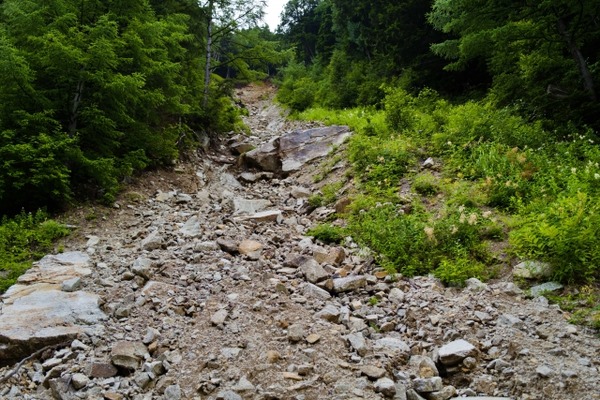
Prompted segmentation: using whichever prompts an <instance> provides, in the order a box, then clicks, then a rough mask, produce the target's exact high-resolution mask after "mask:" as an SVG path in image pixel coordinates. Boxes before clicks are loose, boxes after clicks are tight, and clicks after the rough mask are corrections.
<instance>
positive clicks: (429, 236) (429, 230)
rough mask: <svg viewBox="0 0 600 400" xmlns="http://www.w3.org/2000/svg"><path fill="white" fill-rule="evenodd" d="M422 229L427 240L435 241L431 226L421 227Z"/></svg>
mask: <svg viewBox="0 0 600 400" xmlns="http://www.w3.org/2000/svg"><path fill="white" fill-rule="evenodd" d="M423 231H425V235H427V239H428V240H429V241H431V242H436V239H435V233H434V229H433V228H432V227H430V226H426V227H425V228H423Z"/></svg>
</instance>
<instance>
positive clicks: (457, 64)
mask: <svg viewBox="0 0 600 400" xmlns="http://www.w3.org/2000/svg"><path fill="white" fill-rule="evenodd" d="M597 16H598V10H597V3H596V2H594V1H591V0H590V1H587V0H586V1H580V2H572V1H564V0H560V1H555V2H551V1H546V2H536V3H527V2H517V1H488V2H469V1H465V0H450V1H448V0H436V1H434V3H433V7H432V10H431V12H430V13H429V21H430V22H431V23H432V24H433V26H435V28H436V29H438V30H440V31H442V32H445V33H451V34H453V37H452V38H451V39H449V40H446V41H441V42H440V43H437V44H434V45H433V46H432V50H433V52H434V53H435V54H437V55H439V56H441V57H444V58H446V59H449V60H451V61H452V62H451V63H450V64H448V66H447V69H450V70H461V69H467V68H472V64H473V62H475V61H477V60H482V61H484V62H485V65H486V69H487V71H488V73H489V74H490V75H491V76H492V78H493V83H492V88H491V92H490V93H491V96H490V98H491V99H492V100H493V101H494V103H496V104H500V105H508V104H517V105H518V107H519V109H520V110H521V111H522V112H523V113H525V114H527V115H529V116H532V117H534V118H540V117H542V118H548V119H551V120H554V121H560V120H562V121H565V120H578V119H580V118H581V119H584V120H586V121H587V122H589V123H596V124H597V123H598V118H597V115H596V116H593V115H592V114H591V112H592V110H593V109H596V110H597V107H598V103H597V93H596V92H597V89H595V88H594V82H595V83H597V82H598V77H599V75H598V69H597V68H596V65H597V63H598V61H599V58H598V56H599V54H598V52H597V51H595V50H593V49H595V48H596V47H597V45H598V43H599V41H600V29H598V26H596V25H594V23H593V22H592V21H595V20H596V18H597ZM580 88H581V89H580Z"/></svg>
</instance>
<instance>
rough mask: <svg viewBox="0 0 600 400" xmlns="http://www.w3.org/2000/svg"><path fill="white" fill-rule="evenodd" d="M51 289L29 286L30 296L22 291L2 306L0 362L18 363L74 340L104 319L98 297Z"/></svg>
mask: <svg viewBox="0 0 600 400" xmlns="http://www.w3.org/2000/svg"><path fill="white" fill-rule="evenodd" d="M54 287H55V286H54V285H47V286H45V285H44V284H38V285H33V286H28V288H30V289H32V290H33V291H32V292H30V293H29V294H26V293H27V291H25V290H21V291H19V292H18V293H17V294H16V295H14V296H12V297H10V298H9V299H8V300H9V303H8V304H7V303H6V302H5V304H4V305H3V307H2V314H1V315H0V326H1V327H2V329H1V330H0V359H1V360H3V361H7V362H9V361H11V360H18V359H21V358H23V357H26V356H28V355H29V354H31V353H33V352H35V351H36V350H39V349H41V348H43V347H45V346H48V345H53V344H58V343H62V342H65V341H68V340H73V339H75V338H76V337H77V336H78V335H80V334H82V333H83V332H84V330H85V328H86V326H87V325H94V324H99V323H100V322H101V321H103V320H105V319H106V315H105V314H104V313H103V312H102V311H101V310H100V307H99V301H100V298H99V297H98V296H97V295H95V294H91V293H87V292H82V291H77V292H73V293H68V292H63V291H60V290H55V289H53V288H54ZM36 289H37V290H36Z"/></svg>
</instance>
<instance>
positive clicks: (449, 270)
mask: <svg viewBox="0 0 600 400" xmlns="http://www.w3.org/2000/svg"><path fill="white" fill-rule="evenodd" d="M434 275H435V276H436V277H438V278H440V280H441V281H442V282H444V283H446V284H449V285H453V286H462V285H463V284H464V283H465V281H466V280H467V279H469V278H478V279H485V278H487V277H488V276H487V274H486V267H485V265H484V264H482V263H480V262H477V261H474V260H473V259H471V258H469V257H457V258H454V259H448V258H444V259H442V261H441V262H440V265H439V267H437V268H436V270H435V272H434Z"/></svg>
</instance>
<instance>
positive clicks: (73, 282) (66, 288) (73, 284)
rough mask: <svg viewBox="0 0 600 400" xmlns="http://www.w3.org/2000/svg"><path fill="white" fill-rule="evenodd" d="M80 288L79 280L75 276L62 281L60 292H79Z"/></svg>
mask: <svg viewBox="0 0 600 400" xmlns="http://www.w3.org/2000/svg"><path fill="white" fill-rule="evenodd" d="M80 287H81V278H80V277H78V276H76V277H74V278H71V279H67V280H66V281H63V283H62V285H61V290H62V291H63V292H74V291H76V290H79V288H80Z"/></svg>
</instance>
